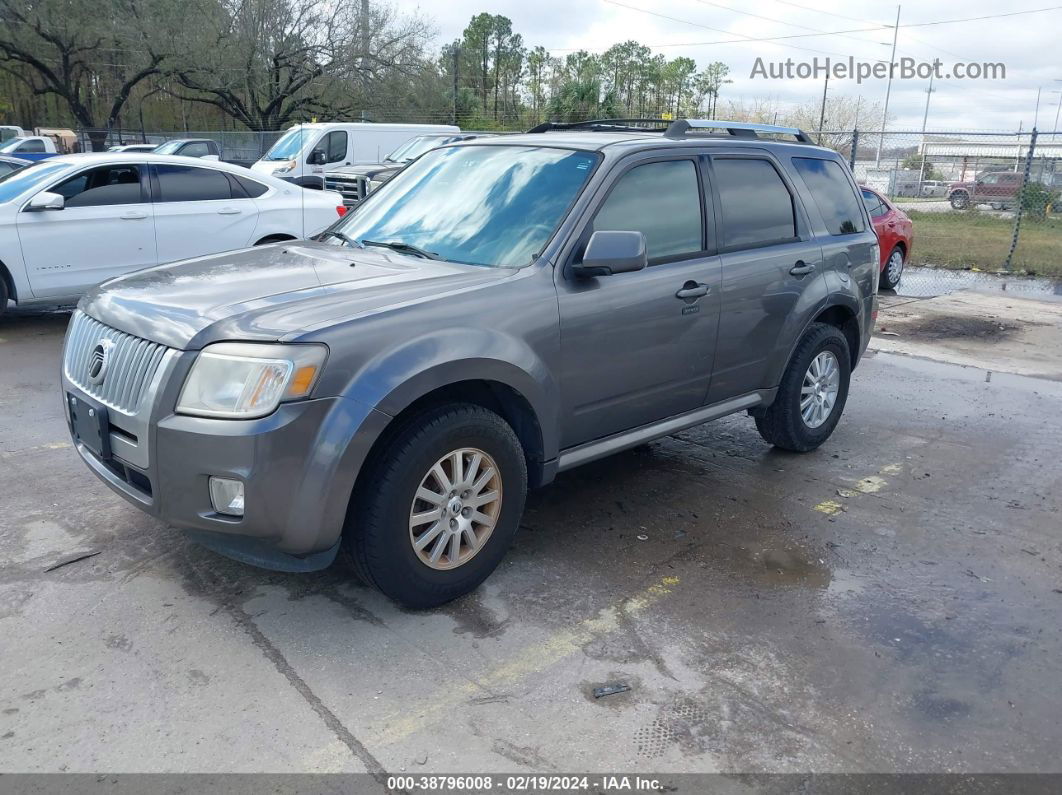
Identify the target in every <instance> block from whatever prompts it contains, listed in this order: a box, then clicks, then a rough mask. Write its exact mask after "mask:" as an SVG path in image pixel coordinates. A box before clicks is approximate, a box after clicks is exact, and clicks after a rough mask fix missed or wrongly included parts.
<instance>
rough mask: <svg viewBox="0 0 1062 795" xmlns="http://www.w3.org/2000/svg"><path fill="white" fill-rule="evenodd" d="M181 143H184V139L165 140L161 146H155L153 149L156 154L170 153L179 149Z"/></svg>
mask: <svg viewBox="0 0 1062 795" xmlns="http://www.w3.org/2000/svg"><path fill="white" fill-rule="evenodd" d="M183 144H184V140H183V139H181V140H177V141H167V142H166V143H164V144H162V145H161V146H159V147H157V148H156V149H155V154H157V155H172V154H173V153H174V152H176V151H177V150H178V149H180V148H181V146H182V145H183Z"/></svg>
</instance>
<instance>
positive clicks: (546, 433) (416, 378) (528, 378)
mask: <svg viewBox="0 0 1062 795" xmlns="http://www.w3.org/2000/svg"><path fill="white" fill-rule="evenodd" d="M480 380H482V381H492V382H496V383H500V384H504V385H505V386H507V387H509V388H510V389H512V390H513V391H515V392H517V393H518V394H519V395H521V396H522V397H523V398H524V399H525V400H526V401H527V403H528V404H529V405H530V407H531V410H532V411H533V412H534V413H535V416H536V418H537V419H538V423H539V427H540V428H541V430H542V444H543V453H544V455H545V458H546V459H547V460H549V459H551V458H553V457H555V456H556V454H557V445H558V439H557V435H556V428H557V416H556V412H557V405H558V403H559V399H558V390H557V385H556V383H555V381H554V379H553V376H552V374H551V373H550V370H549V368H548V367H547V366H546V363H545V362H544V361H543V360H542V358H541V357H540V356H539V354H538V353H536V352H535V351H534V350H533V349H532V348H531V346H529V345H528V344H527V343H526V342H524V341H523V340H521V339H518V338H516V337H513V336H510V335H507V334H502V333H499V332H497V331H495V330H489V329H481V328H471V327H464V328H449V329H446V330H444V331H442V332H437V333H433V334H425V335H422V336H418V337H414V338H412V339H409V340H403V341H402V343H401V344H400V345H397V346H394V347H392V348H390V349H389V350H386V351H383V352H381V353H380V354H378V355H377V356H374V357H373V358H372V359H371V360H370V361H368V362H366V363H365V364H364V366H362V367H361V368H360V369H358V370H357V371H356V372H355V373H354V374H353V377H351V378H350V380H349V382H348V384H347V385H346V387H345V389H344V390H343V393H342V394H343V395H344V396H345V397H348V398H349V399H351V400H354V401H356V402H358V403H360V404H362V405H364V406H370V407H372V408H374V409H375V410H377V411H379V412H382V413H384V414H387V415H389V416H391V417H394V416H397V415H398V414H400V413H401V412H402V411H403V410H405V409H406V408H407V407H409V406H410V405H411V404H412V403H413V402H414V401H416V400H419V399H420V398H422V397H424V396H425V395H427V394H428V393H430V392H432V391H434V390H436V389H439V388H441V387H445V386H449V385H451V384H456V383H459V382H462V381H480Z"/></svg>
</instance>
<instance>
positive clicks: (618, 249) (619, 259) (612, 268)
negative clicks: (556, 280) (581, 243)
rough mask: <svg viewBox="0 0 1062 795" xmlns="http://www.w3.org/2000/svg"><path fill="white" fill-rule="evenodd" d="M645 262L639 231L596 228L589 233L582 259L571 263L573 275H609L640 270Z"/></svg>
mask: <svg viewBox="0 0 1062 795" xmlns="http://www.w3.org/2000/svg"><path fill="white" fill-rule="evenodd" d="M648 264H649V257H648V255H647V254H646V251H645V235H643V234H642V233H641V232H617V231H605V230H600V231H597V232H594V234H592V235H591V236H590V242H589V243H587V244H586V253H585V254H583V261H582V262H581V263H579V264H577V265H573V266H572V270H573V271H574V272H575V274H576V275H577V276H611V275H612V274H615V273H630V272H631V271H640V270H642V269H643V268H644V267H645V266H646V265H648Z"/></svg>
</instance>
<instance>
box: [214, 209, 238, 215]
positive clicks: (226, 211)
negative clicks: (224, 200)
mask: <svg viewBox="0 0 1062 795" xmlns="http://www.w3.org/2000/svg"><path fill="white" fill-rule="evenodd" d="M242 212H243V210H239V209H237V208H235V207H222V208H221V209H220V210H218V215H239V214H240V213H242Z"/></svg>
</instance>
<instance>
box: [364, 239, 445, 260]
mask: <svg viewBox="0 0 1062 795" xmlns="http://www.w3.org/2000/svg"><path fill="white" fill-rule="evenodd" d="M361 245H362V246H379V247H380V248H389V249H391V250H392V251H397V252H399V253H400V254H413V255H415V256H417V257H423V258H424V259H442V258H441V257H440V256H439V255H438V254H436V253H435V252H434V251H425V250H424V249H422V248H417V247H416V246H414V245H411V244H409V243H403V242H402V241H400V240H362V241H361Z"/></svg>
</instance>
